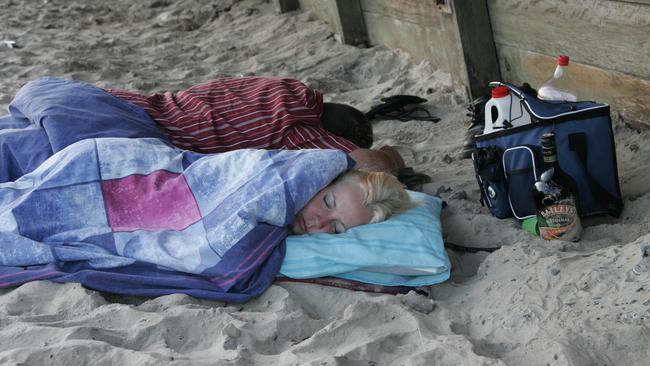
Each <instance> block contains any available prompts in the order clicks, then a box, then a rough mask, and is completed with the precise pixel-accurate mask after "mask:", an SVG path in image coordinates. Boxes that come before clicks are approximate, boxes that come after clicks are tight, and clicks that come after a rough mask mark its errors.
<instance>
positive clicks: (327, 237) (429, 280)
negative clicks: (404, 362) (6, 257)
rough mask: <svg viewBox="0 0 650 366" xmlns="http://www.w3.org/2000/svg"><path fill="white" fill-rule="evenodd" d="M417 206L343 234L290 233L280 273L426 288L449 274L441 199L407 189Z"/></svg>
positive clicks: (298, 276) (300, 276)
mask: <svg viewBox="0 0 650 366" xmlns="http://www.w3.org/2000/svg"><path fill="white" fill-rule="evenodd" d="M408 193H409V195H410V196H411V199H412V200H414V201H415V202H417V203H418V206H417V207H415V208H412V209H410V210H408V211H407V212H405V213H403V214H400V215H395V216H393V217H391V218H390V219H388V220H386V221H384V222H380V223H376V224H369V225H362V226H358V227H355V228H352V229H350V230H348V231H347V232H345V233H343V234H313V235H292V236H289V237H288V238H287V253H286V256H285V258H284V262H283V263H282V268H281V269H280V273H281V274H282V275H284V276H287V277H291V278H316V277H324V276H334V277H340V278H344V279H348V280H355V281H360V282H365V283H372V284H377V285H383V286H414V287H415V286H426V285H433V284H436V283H440V282H444V281H446V280H447V279H448V278H449V274H450V270H451V264H450V263H449V257H448V256H447V252H446V251H445V248H444V243H443V241H442V230H441V226H440V211H441V209H442V202H441V200H440V199H439V198H437V197H432V196H429V195H427V194H424V193H420V192H413V191H408Z"/></svg>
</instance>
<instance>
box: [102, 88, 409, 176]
mask: <svg viewBox="0 0 650 366" xmlns="http://www.w3.org/2000/svg"><path fill="white" fill-rule="evenodd" d="M106 91H107V92H109V93H110V94H112V95H114V96H116V97H118V98H120V99H123V100H126V101H128V102H131V103H133V104H135V105H137V106H139V107H141V108H142V109H144V110H145V111H146V112H147V114H149V116H151V118H152V119H153V120H154V121H156V123H157V125H158V126H159V127H160V128H161V129H162V130H163V131H164V132H165V134H166V135H167V136H168V137H169V139H170V141H171V142H172V143H173V144H174V145H176V146H178V147H180V148H183V149H187V150H191V151H196V152H202V153H213V152H223V151H230V150H234V149H241V148H256V149H306V148H317V149H338V150H342V151H344V152H346V153H348V154H349V155H350V156H351V157H352V158H353V159H354V160H355V161H356V162H357V164H358V165H357V167H358V168H362V169H368V170H376V171H387V172H393V173H395V172H397V171H398V170H399V169H401V168H404V161H403V160H402V157H401V156H400V154H399V153H398V152H397V151H396V150H395V149H394V148H392V147H391V146H383V147H381V148H380V149H378V150H375V149H369V147H370V146H371V145H372V126H371V125H370V122H369V121H368V120H367V119H366V117H365V116H364V114H363V113H361V112H360V111H359V110H357V109H355V108H353V107H351V106H348V105H345V104H339V103H324V102H323V94H322V93H321V92H320V91H318V90H315V89H311V88H309V87H307V86H306V85H305V84H303V83H302V82H300V81H299V80H296V79H291V78H285V77H259V76H248V77H221V78H217V79H214V80H210V81H207V82H205V83H202V84H198V85H195V86H192V87H190V88H188V89H186V90H182V91H178V92H170V91H167V92H163V93H156V94H152V95H148V96H147V95H141V94H137V93H133V92H130V91H126V90H118V89H106Z"/></svg>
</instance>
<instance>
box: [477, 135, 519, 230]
mask: <svg viewBox="0 0 650 366" xmlns="http://www.w3.org/2000/svg"><path fill="white" fill-rule="evenodd" d="M472 161H473V162H474V171H475V173H476V181H477V182H478V185H479V190H480V191H481V203H483V204H485V205H486V206H487V207H488V209H489V210H490V213H492V215H493V216H494V217H496V218H499V219H504V218H506V217H510V216H512V212H511V210H510V204H509V203H508V185H507V182H506V179H505V175H504V173H503V162H502V153H501V149H500V148H499V147H497V146H486V147H481V148H477V149H476V151H474V152H473V153H472Z"/></svg>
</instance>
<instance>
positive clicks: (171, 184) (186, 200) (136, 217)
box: [102, 170, 201, 231]
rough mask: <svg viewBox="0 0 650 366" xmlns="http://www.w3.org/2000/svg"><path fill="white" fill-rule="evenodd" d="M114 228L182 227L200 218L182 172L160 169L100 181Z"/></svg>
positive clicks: (162, 228) (196, 205)
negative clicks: (144, 173) (146, 173)
mask: <svg viewBox="0 0 650 366" xmlns="http://www.w3.org/2000/svg"><path fill="white" fill-rule="evenodd" d="M102 192H103V194H104V204H105V205H106V214H107V215H108V223H109V224H110V226H111V227H112V228H113V231H133V230H139V229H141V230H165V229H172V230H182V229H185V228H186V227H188V226H190V225H191V224H193V223H195V222H197V221H198V220H199V219H201V214H200V211H199V207H198V204H197V203H196V200H195V199H194V195H193V194H192V191H191V190H190V187H189V186H188V185H187V181H186V180H185V177H184V176H183V175H182V174H178V173H170V172H168V171H164V170H159V171H156V172H153V173H151V174H149V175H131V176H128V177H124V178H120V179H111V180H106V181H103V182H102Z"/></svg>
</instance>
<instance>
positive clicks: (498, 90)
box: [492, 85, 510, 98]
mask: <svg viewBox="0 0 650 366" xmlns="http://www.w3.org/2000/svg"><path fill="white" fill-rule="evenodd" d="M508 94H510V90H508V88H507V87H505V86H503V85H501V86H497V87H494V88H492V98H503V97H505V96H507V95H508Z"/></svg>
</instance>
